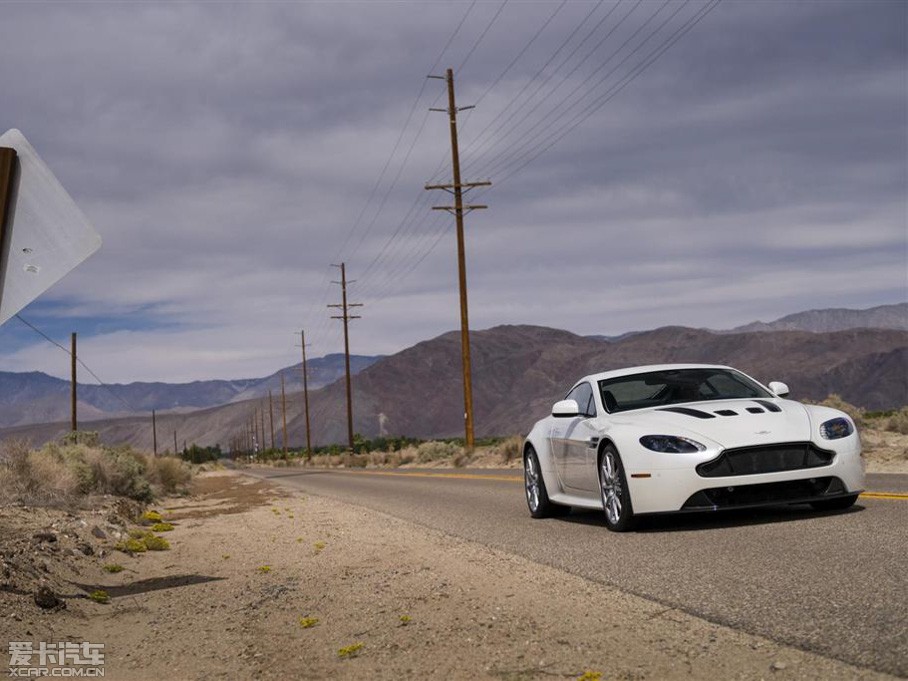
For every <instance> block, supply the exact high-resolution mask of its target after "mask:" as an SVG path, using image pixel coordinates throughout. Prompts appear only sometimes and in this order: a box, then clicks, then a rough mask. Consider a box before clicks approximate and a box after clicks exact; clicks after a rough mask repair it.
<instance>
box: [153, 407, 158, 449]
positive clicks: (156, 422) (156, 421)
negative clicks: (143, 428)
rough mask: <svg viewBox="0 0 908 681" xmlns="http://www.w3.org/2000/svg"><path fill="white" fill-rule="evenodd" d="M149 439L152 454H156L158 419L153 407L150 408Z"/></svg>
mask: <svg viewBox="0 0 908 681" xmlns="http://www.w3.org/2000/svg"><path fill="white" fill-rule="evenodd" d="M151 439H152V442H153V443H154V444H153V445H152V447H153V451H154V455H155V456H157V455H158V419H157V415H156V414H155V411H154V409H152V410H151Z"/></svg>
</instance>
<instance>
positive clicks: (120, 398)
mask: <svg viewBox="0 0 908 681" xmlns="http://www.w3.org/2000/svg"><path fill="white" fill-rule="evenodd" d="M16 319H18V320H19V321H20V322H22V323H23V324H25V326H27V327H28V328H30V329H31V330H32V331H34V332H35V333H37V334H38V335H39V336H41V337H42V338H43V339H44V340H46V341H47V342H49V343H50V344H51V345H54V346H56V347H57V348H59V349H60V350H62V351H63V352H65V353H66V354H67V355H68V356H69V357H73V353H72V351H71V350H69V349H68V348H66V347H64V346H62V345H60V343H58V342H57V341H55V340H54V339H53V338H51V337H50V336H48V335H47V334H46V333H44V332H43V331H42V330H41V329H39V328H38V327H37V326H35V325H34V324H32V323H31V322H29V321H28V320H26V319H25V318H24V317H22V315H18V314H17V315H16ZM75 360H76V362H78V364H79V366H81V367H82V368H83V369H85V371H87V372H88V373H89V374H90V375H91V377H92V378H94V379H95V380H96V381H97V382H98V383H99V384H100V386H101V387H102V388H104V389H105V390H107V392H108V393H110V394H111V395H112V396H113V397H115V398H116V399H118V400H120V402H122V403H123V404H124V405H125V406H126V408H127V409H128V410H129V411H131V412H138V411H141V410H140V409H136V408H135V407H134V406H133V405H131V404H130V403H129V402H127V401H126V399H125V398H123V397H122V396H121V395H119V394H117V393H116V392H114V391H113V388H111V387H110V386H109V385H108V384H107V383H105V382H104V381H102V380H101V379H100V378H99V377H98V375H97V374H96V373H95V372H94V371H92V369H91V367H89V366H88V365H87V364H86V363H85V362H84V361H82V358H81V357H79V356H78V355H77V356H76V357H75Z"/></svg>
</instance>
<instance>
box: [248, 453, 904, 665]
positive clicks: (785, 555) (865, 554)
mask: <svg viewBox="0 0 908 681" xmlns="http://www.w3.org/2000/svg"><path fill="white" fill-rule="evenodd" d="M247 473H251V474H252V475H255V476H258V477H263V478H268V479H270V480H273V481H274V482H277V483H280V484H285V485H291V486H293V487H296V488H299V489H302V490H304V491H306V492H308V493H311V494H317V495H326V496H331V497H334V498H337V499H341V500H344V501H348V502H352V503H355V504H359V505H361V506H365V507H367V508H372V509H375V510H379V511H382V512H384V513H388V514H390V515H393V516H397V517H399V518H403V519H406V520H410V521H413V522H415V523H419V524H421V525H424V526H427V527H431V528H434V529H437V530H441V531H443V532H446V533H448V534H451V535H454V536H457V537H461V538H464V539H468V540H471V541H476V542H480V543H482V544H485V545H488V546H491V547H494V548H496V549H499V550H503V551H507V552H509V553H513V554H516V555H519V556H523V557H526V558H529V559H530V560H533V561H536V562H539V563H544V564H547V565H551V566H554V567H557V568H561V569H563V570H566V571H568V572H570V573H573V574H575V575H580V576H582V577H585V578H587V579H590V580H593V581H596V582H601V583H604V584H609V585H611V586H615V587H618V588H619V589H622V590H624V591H627V592H630V593H634V594H637V595H639V596H643V597H646V598H649V599H652V600H655V601H658V602H659V603H662V604H664V605H665V606H666V607H672V608H677V609H679V610H683V611H685V612H687V613H691V614H694V615H697V616H699V617H703V618H705V619H707V620H710V621H712V622H716V623H720V624H723V625H726V626H729V627H732V628H734V629H740V630H743V631H746V632H749V633H753V634H758V635H761V636H764V637H767V638H770V639H773V640H776V641H779V642H782V643H785V644H788V645H792V646H796V647H798V648H801V649H804V650H809V651H812V652H816V653H819V654H821V655H825V656H828V657H832V658H836V659H839V660H843V661H845V662H849V663H851V664H854V665H858V666H861V667H868V668H871V669H875V670H878V671H884V672H889V673H891V674H895V675H898V676H906V677H908V555H906V554H908V541H906V539H908V495H906V492H908V475H868V480H867V486H868V490H869V491H871V492H875V493H881V494H879V495H878V496H877V495H868V496H866V497H861V499H860V500H859V501H858V503H857V504H856V505H855V506H854V507H853V508H852V509H849V510H848V511H844V512H837V513H817V512H814V511H812V510H810V509H809V508H807V507H804V508H802V507H778V508H773V509H767V510H760V511H748V512H744V511H741V512H734V513H722V514H710V515H696V516H690V515H687V516H669V517H658V518H652V519H649V520H648V521H646V522H645V523H644V525H643V526H642V527H641V528H640V529H639V530H638V531H637V532H634V533H629V534H615V533H612V532H609V531H608V530H607V529H606V528H605V525H604V522H603V520H602V519H601V517H600V513H598V512H585V511H577V510H575V511H573V512H572V513H571V515H569V516H567V517H565V518H561V519H548V520H533V519H531V518H530V517H529V514H528V512H527V509H526V504H525V501H524V497H523V486H522V483H521V478H520V477H519V476H520V475H521V472H520V471H519V470H518V471H515V470H508V471H488V470H467V469H463V470H458V471H451V472H450V473H446V472H440V471H438V470H433V471H413V470H408V471H337V470H330V471H329V470H318V469H314V470H312V469H306V470H299V469H290V470H288V469H280V468H277V469H269V468H258V469H254V470H252V471H247ZM887 493H890V494H887Z"/></svg>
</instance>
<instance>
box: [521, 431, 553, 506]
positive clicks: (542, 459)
mask: <svg viewBox="0 0 908 681" xmlns="http://www.w3.org/2000/svg"><path fill="white" fill-rule="evenodd" d="M550 431H551V424H550V423H549V421H548V419H543V420H541V421H537V422H536V425H534V426H533V429H532V430H531V431H530V433H529V434H528V435H527V437H526V440H525V441H524V445H523V453H524V454H526V449H527V445H532V446H533V449H534V450H535V451H536V458H537V459H539V470H540V471H541V472H542V480H543V482H545V488H546V490H547V491H548V493H549V495H552V494H558V493H559V492H561V491H562V488H561V481H560V480H559V479H558V473H557V472H556V471H555V462H554V460H553V459H552V449H551V441H550V439H549V433H550Z"/></svg>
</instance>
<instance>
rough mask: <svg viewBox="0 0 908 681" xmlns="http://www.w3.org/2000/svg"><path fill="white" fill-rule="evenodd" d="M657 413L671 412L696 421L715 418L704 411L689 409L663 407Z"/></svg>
mask: <svg viewBox="0 0 908 681" xmlns="http://www.w3.org/2000/svg"><path fill="white" fill-rule="evenodd" d="M659 411H673V412H675V413H676V414H684V415H685V416H694V417H696V418H698V419H714V418H716V417H715V416H714V415H713V414H708V413H706V412H705V411H700V410H699V409H691V408H690V407H664V408H663V409H660V410H659Z"/></svg>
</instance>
